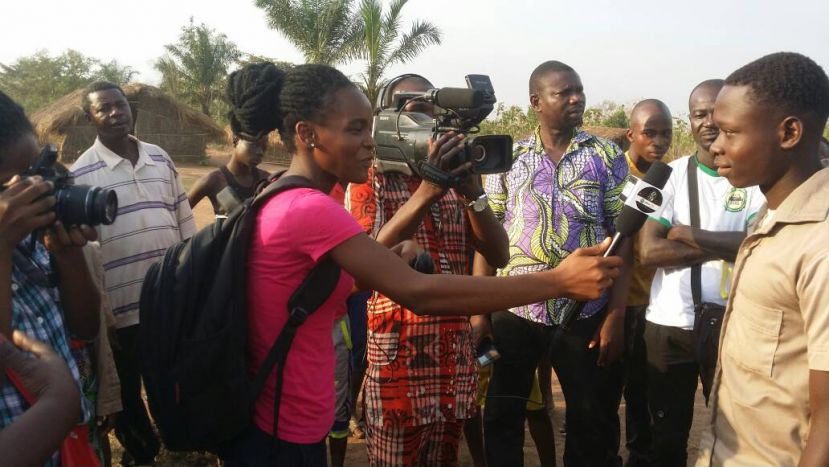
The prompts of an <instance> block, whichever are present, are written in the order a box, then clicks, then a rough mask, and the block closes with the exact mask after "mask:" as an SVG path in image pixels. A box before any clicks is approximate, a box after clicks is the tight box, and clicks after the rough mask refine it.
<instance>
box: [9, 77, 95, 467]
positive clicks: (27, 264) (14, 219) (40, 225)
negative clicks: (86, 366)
mask: <svg viewBox="0 0 829 467" xmlns="http://www.w3.org/2000/svg"><path fill="white" fill-rule="evenodd" d="M37 155H38V148H37V142H36V139H35V136H34V130H33V129H32V125H31V123H30V122H29V120H28V119H27V118H26V115H25V114H24V113H23V109H22V108H21V107H20V106H19V105H17V104H16V103H15V102H13V101H12V100H11V99H10V98H9V97H8V96H6V95H5V94H3V93H2V92H0V185H2V187H3V188H2V191H0V334H2V335H3V337H4V338H5V339H7V340H11V339H12V331H13V330H17V331H20V332H22V333H24V334H26V335H27V336H30V337H31V338H33V339H36V340H38V341H41V342H44V343H46V344H48V346H49V347H51V348H53V349H54V350H55V352H56V353H57V354H58V355H59V356H60V357H61V359H63V360H64V361H65V362H66V364H67V365H68V367H69V370H70V372H71V374H72V377H73V379H74V381H75V384H76V385H79V384H80V376H79V372H78V365H77V363H76V361H75V358H74V357H73V356H72V354H71V353H70V350H69V339H70V336H71V338H73V339H77V340H82V341H88V340H92V339H94V338H95V336H96V335H97V333H98V326H99V317H98V310H99V306H100V295H99V292H98V289H97V287H96V286H95V284H94V282H93V281H92V277H91V276H90V273H89V270H88V269H87V267H86V263H85V262H84V257H83V254H82V252H81V247H82V246H83V245H85V244H86V242H87V241H88V240H95V238H96V234H95V230H94V229H92V228H91V227H89V226H72V227H70V228H68V229H67V228H64V226H63V225H62V224H60V223H59V222H57V221H56V220H55V212H54V210H53V209H52V208H53V206H54V205H55V198H54V196H51V195H49V192H50V191H51V190H52V184H51V182H47V181H44V180H43V179H42V178H41V177H21V176H20V173H22V172H24V171H25V170H26V169H27V168H28V167H29V166H30V165H31V163H32V162H34V160H35V159H36V157H37ZM40 229H46V230H45V231H44V236H43V239H42V240H40V239H37V238H34V237H33V236H32V234H33V232H34V231H37V230H40ZM21 376H22V375H21ZM24 379H25V378H24ZM28 389H30V390H31V389H32V388H28ZM33 392H34V391H33ZM80 399H81V400H80V407H81V411H82V413H78V414H77V415H76V416H75V418H76V422H80V421H81V419H84V420H86V419H88V418H89V416H90V413H91V405H90V403H89V401H88V400H86V398H84V397H83V396H81V398H80ZM27 405H28V404H26V402H25V401H24V399H23V396H22V394H20V392H19V391H18V390H17V389H16V388H15V386H14V385H13V384H12V383H11V382H10V381H9V380H8V379H7V378H5V375H4V374H2V373H0V429H2V428H4V427H6V426H9V425H10V424H11V423H12V422H14V421H15V420H16V419H18V418H19V417H21V416H22V415H23V413H24V411H25V408H26V407H27ZM81 415H82V416H81ZM21 449H27V447H23V446H21ZM56 449H57V447H56ZM52 461H56V457H53V458H52Z"/></svg>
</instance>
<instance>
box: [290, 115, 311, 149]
mask: <svg viewBox="0 0 829 467" xmlns="http://www.w3.org/2000/svg"><path fill="white" fill-rule="evenodd" d="M294 130H295V132H296V137H297V139H298V141H297V145H298V146H297V147H299V146H302V147H306V148H309V149H313V148H314V146H315V145H316V136H315V135H314V127H313V125H312V124H311V123H309V122H306V121H304V120H300V121H298V122H296V126H295V127H294Z"/></svg>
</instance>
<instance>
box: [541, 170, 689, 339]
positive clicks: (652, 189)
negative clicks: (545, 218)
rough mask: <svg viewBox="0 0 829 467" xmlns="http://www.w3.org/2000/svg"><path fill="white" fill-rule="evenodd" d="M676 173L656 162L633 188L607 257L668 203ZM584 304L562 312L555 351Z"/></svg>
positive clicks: (617, 222) (575, 304)
mask: <svg viewBox="0 0 829 467" xmlns="http://www.w3.org/2000/svg"><path fill="white" fill-rule="evenodd" d="M672 171H673V169H672V168H671V166H669V165H668V164H665V163H664V162H660V161H654V162H653V163H652V164H651V167H650V168H649V169H648V172H647V173H646V174H645V176H644V178H643V179H642V180H641V181H640V182H639V183H637V184H635V185H634V186H633V187H631V188H630V190H631V193H630V195H628V198H627V200H626V201H625V207H624V208H622V213H621V214H619V217H617V218H616V222H615V223H614V225H615V226H616V234H615V235H613V240H612V241H611V243H610V246H609V247H608V248H607V250H606V251H605V252H604V257H605V258H607V257H609V256H613V255H615V254H616V251H617V250H618V249H619V245H621V243H622V240H623V239H625V238H630V237H633V236H634V235H636V233H637V232H638V231H639V229H641V228H642V226H643V225H645V221H646V220H647V219H648V215H650V214H654V215H656V214H658V212H657V211H659V210H660V209H661V208H662V205H663V203H664V199H663V195H662V191H661V190H662V188H664V187H665V184H666V183H668V178H670V176H671V172H672ZM582 308H584V302H577V301H571V302H569V303H567V305H566V306H565V307H564V309H563V310H562V311H561V323H560V324H559V325H558V327H557V328H556V330H555V333H554V334H553V338H552V340H551V343H550V346H551V348H555V347H556V346H557V345H558V343H559V342H561V338H562V337H564V334H565V333H566V332H567V330H568V329H569V328H570V326H571V325H572V324H573V323H574V322H575V321H576V319H578V317H579V315H580V314H581V310H582Z"/></svg>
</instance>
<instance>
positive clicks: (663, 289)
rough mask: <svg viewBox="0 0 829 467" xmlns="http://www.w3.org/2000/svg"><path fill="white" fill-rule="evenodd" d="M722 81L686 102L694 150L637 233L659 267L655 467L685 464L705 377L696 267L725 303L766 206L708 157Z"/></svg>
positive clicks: (653, 378)
mask: <svg viewBox="0 0 829 467" xmlns="http://www.w3.org/2000/svg"><path fill="white" fill-rule="evenodd" d="M722 86H723V82H722V80H708V81H704V82H702V83H700V84H699V85H698V86H697V87H696V88H695V89H694V90H693V91H692V92H691V96H690V99H689V110H690V112H689V113H690V120H691V132H692V134H693V136H694V141H695V142H696V144H697V152H696V154H694V155H693V156H686V157H682V158H680V159H677V160H675V161H673V162H672V163H671V164H670V165H671V168H673V172H672V173H671V177H670V179H669V180H668V183H667V184H666V186H665V188H664V190H663V191H664V192H665V199H666V200H668V202H667V205H666V207H665V209H664V211H663V212H662V213H661V216H660V217H659V218H651V220H650V221H648V222H647V223H646V225H645V227H643V229H642V232H641V235H640V252H641V261H642V264H645V265H649V266H656V267H658V269H657V271H656V275H655V277H654V280H653V285H652V286H651V298H650V305H649V306H648V311H647V314H646V320H647V323H646V325H645V343H646V347H647V357H648V405H649V407H650V411H651V414H652V416H653V459H652V461H653V462H652V463H653V465H657V466H676V465H685V464H686V458H687V453H686V451H687V444H688V433H689V430H690V428H691V421H692V418H693V411H694V396H695V394H696V389H697V385H698V380H699V378H700V376H701V372H700V361H699V358H698V356H697V354H696V353H695V351H694V349H695V343H694V339H693V328H694V320H695V317H696V313H695V301H694V297H693V293H692V285H691V283H692V279H691V278H692V269H693V266H697V265H698V266H699V269H700V273H699V275H700V297H699V299H698V301H699V302H700V303H712V304H715V305H724V304H725V300H726V298H727V296H728V284H729V274H730V270H731V263H732V262H733V261H734V258H735V257H736V255H737V250H738V248H739V246H740V242H741V241H742V240H743V238H745V232H746V229H747V226H748V224H749V222H751V221H752V220H753V218H754V215H755V214H756V213H757V211H758V210H759V209H760V207H761V206H762V203H763V201H764V199H763V196H762V194H761V193H760V191H759V190H758V189H757V187H751V188H735V187H733V186H731V184H729V182H728V180H727V179H725V178H723V177H720V176H719V175H718V174H717V170H716V166H715V165H714V158H713V156H712V155H711V153H710V152H709V147H710V146H711V143H713V142H714V140H715V139H716V137H717V135H718V133H719V130H718V129H717V127H716V126H715V125H714V123H713V120H712V113H713V108H714V102H715V100H716V98H717V93H718V92H719V90H720V89H721V88H722ZM689 170H695V171H696V179H697V182H696V183H697V190H696V195H697V200H698V205H699V225H697V226H694V227H691V202H690V196H689V189H688V186H689V177H688V171H689Z"/></svg>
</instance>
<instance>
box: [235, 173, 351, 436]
mask: <svg viewBox="0 0 829 467" xmlns="http://www.w3.org/2000/svg"><path fill="white" fill-rule="evenodd" d="M361 233H363V230H362V229H361V228H360V226H359V224H357V222H356V221H355V220H354V219H353V218H352V217H351V215H349V213H348V212H347V211H346V210H345V209H343V207H342V206H340V205H338V204H337V203H336V201H334V200H333V199H332V198H331V197H329V196H327V195H326V194H324V193H322V192H320V191H317V190H312V189H306V188H296V189H293V190H289V191H286V192H284V193H280V194H278V195H276V196H275V197H274V198H273V199H271V200H269V201H268V202H267V204H265V206H263V208H262V210H261V211H260V212H259V216H258V219H257V223H256V229H255V230H254V233H253V241H252V245H251V252H250V260H249V263H248V266H249V269H248V274H249V286H248V298H249V300H250V301H249V304H250V308H249V309H250V318H249V339H248V340H249V343H248V352H249V358H250V360H249V361H250V362H251V367H250V369H251V372H252V374H253V373H255V372H256V370H258V369H259V367H260V366H261V364H262V361H263V360H264V359H265V356H266V355H267V354H268V351H269V350H270V348H271V346H272V345H273V343H274V342H275V341H276V338H277V336H278V335H279V332H280V331H281V330H282V328H283V327H284V325H285V323H286V322H287V320H288V309H287V306H288V298H289V297H290V296H291V295H292V294H293V293H294V291H295V290H296V288H297V287H298V286H299V285H300V284H301V283H302V280H303V279H304V278H305V276H307V275H308V272H309V271H310V270H311V268H312V267H313V266H314V265H315V264H316V263H317V262H318V261H319V260H320V258H322V257H323V256H325V254H326V253H328V252H329V251H331V249H332V248H334V247H336V246H337V245H339V244H341V243H342V242H344V241H345V240H348V239H349V238H352V237H353V236H355V235H358V234H361ZM353 284H354V280H353V279H352V277H351V276H349V275H348V274H347V273H346V272H345V271H343V272H342V273H341V274H340V281H339V283H338V284H337V288H336V289H335V291H334V293H333V294H332V295H331V297H329V298H328V300H327V301H326V302H325V303H324V304H323V305H322V306H321V307H320V308H319V309H318V310H317V311H316V312H314V313H313V314H312V315H311V316H310V317H309V318H308V320H307V321H305V323H304V324H303V325H302V326H300V327H299V329H298V331H297V334H296V337H295V338H294V342H293V344H292V345H291V350H290V351H289V353H288V360H287V362H286V363H285V372H284V374H283V377H284V380H283V383H282V402H281V406H280V409H279V410H280V412H279V434H278V438H279V439H281V440H283V441H288V442H291V443H301V444H308V443H316V442H319V441H321V440H322V439H323V438H324V437H325V436H326V435H327V434H328V432H329V430H330V429H331V425H332V423H333V422H334V345H333V340H332V339H331V331H332V329H333V326H334V318H335V317H338V316H342V315H343V314H344V313H345V312H346V299H347V297H348V295H349V293H350V292H351V288H352V286H353ZM275 374H276V373H275V372H274V373H273V374H272V375H271V377H270V379H268V382H267V384H266V385H265V388H264V389H263V391H262V394H261V395H260V396H259V399H258V400H257V401H256V408H255V411H254V422H255V423H256V426H258V427H259V428H260V429H261V430H263V431H265V432H267V433H272V432H273V397H274V385H275V384H276V377H275Z"/></svg>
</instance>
